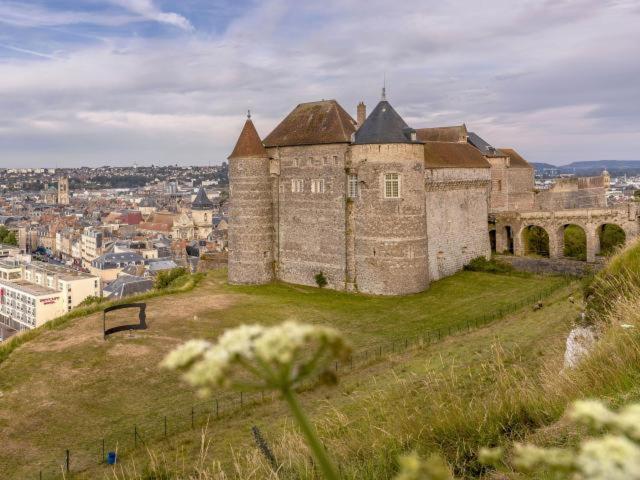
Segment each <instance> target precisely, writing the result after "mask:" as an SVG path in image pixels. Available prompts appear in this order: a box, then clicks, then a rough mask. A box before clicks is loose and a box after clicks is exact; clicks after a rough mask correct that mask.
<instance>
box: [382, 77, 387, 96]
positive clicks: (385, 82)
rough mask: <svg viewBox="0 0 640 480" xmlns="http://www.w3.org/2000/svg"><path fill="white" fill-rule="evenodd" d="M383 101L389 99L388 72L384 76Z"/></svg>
mask: <svg viewBox="0 0 640 480" xmlns="http://www.w3.org/2000/svg"><path fill="white" fill-rule="evenodd" d="M382 78H383V79H382V100H386V99H387V72H384V76H383V77H382Z"/></svg>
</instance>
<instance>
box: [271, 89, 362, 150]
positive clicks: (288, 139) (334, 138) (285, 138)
mask: <svg viewBox="0 0 640 480" xmlns="http://www.w3.org/2000/svg"><path fill="white" fill-rule="evenodd" d="M355 131H356V121H355V120H354V119H353V118H351V115H349V114H348V113H347V112H346V111H345V110H344V108H342V107H341V106H340V104H339V103H338V102H336V101H335V100H322V101H320V102H309V103H301V104H300V105H298V106H297V107H296V108H294V109H293V111H292V112H291V113H289V115H287V116H286V118H285V119H284V120H283V121H282V122H280V124H278V126H277V127H276V128H275V129H274V130H273V132H271V133H270V134H269V135H267V137H266V138H265V139H264V142H263V143H264V145H265V146H266V147H284V146H294V145H319V144H327V143H348V142H350V141H351V134H352V133H353V132H355Z"/></svg>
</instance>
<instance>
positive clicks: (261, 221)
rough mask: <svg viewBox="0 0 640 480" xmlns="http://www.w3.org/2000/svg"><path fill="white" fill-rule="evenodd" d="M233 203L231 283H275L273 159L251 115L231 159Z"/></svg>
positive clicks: (230, 226) (230, 247) (231, 203)
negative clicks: (270, 170)
mask: <svg viewBox="0 0 640 480" xmlns="http://www.w3.org/2000/svg"><path fill="white" fill-rule="evenodd" d="M229 202H230V203H229V206H230V215H229V273H228V275H229V282H230V283H246V284H261V283H269V282H271V281H273V279H274V265H273V230H274V229H273V207H272V199H271V179H270V176H269V156H268V155H267V151H266V150H265V148H264V145H263V144H262V141H261V140H260V137H259V136H258V132H256V129H255V127H254V125H253V122H252V121H251V114H250V113H249V114H248V115H247V121H246V122H245V124H244V127H243V128H242V132H241V133H240V137H239V138H238V142H237V143H236V146H235V148H234V149H233V152H231V155H229Z"/></svg>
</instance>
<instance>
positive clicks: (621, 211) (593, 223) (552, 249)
mask: <svg viewBox="0 0 640 480" xmlns="http://www.w3.org/2000/svg"><path fill="white" fill-rule="evenodd" d="M569 225H577V226H578V227H580V228H582V230H583V231H584V233H585V236H586V240H587V262H594V261H596V256H597V255H598V254H599V253H600V235H599V233H600V231H601V229H602V228H603V226H605V225H616V226H618V227H620V228H621V229H622V230H623V231H624V233H625V241H626V242H627V243H628V242H630V241H632V240H633V239H634V238H636V237H637V236H638V234H640V208H639V204H637V203H628V204H622V205H616V206H613V207H607V208H589V209H571V210H556V211H530V212H503V213H496V214H493V215H492V218H490V230H494V231H495V233H491V235H492V241H493V238H494V237H493V235H495V250H496V251H497V252H500V253H501V252H510V253H513V254H514V255H518V256H522V255H524V254H525V241H524V238H523V236H524V232H525V230H526V229H527V228H528V227H531V226H537V227H541V228H543V229H544V230H545V231H546V232H547V234H548V235H549V258H561V257H563V254H564V229H565V228H566V227H567V226H569ZM494 226H495V227H494Z"/></svg>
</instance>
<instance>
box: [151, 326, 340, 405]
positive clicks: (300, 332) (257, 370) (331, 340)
mask: <svg viewBox="0 0 640 480" xmlns="http://www.w3.org/2000/svg"><path fill="white" fill-rule="evenodd" d="M349 351H350V349H349V347H348V345H347V344H346V342H345V340H344V339H343V337H342V335H341V334H340V333H339V332H338V331H337V330H335V329H333V328H329V327H322V326H315V325H303V324H299V323H296V322H285V323H283V324H281V325H277V326H274V327H264V326H261V325H242V326H240V327H237V328H234V329H232V330H227V331H226V332H225V333H224V334H222V336H221V337H220V338H219V340H218V342H217V343H215V344H212V343H210V342H206V341H204V340H192V341H189V342H187V343H185V344H184V345H182V346H181V347H178V348H177V349H176V350H174V351H172V352H171V353H170V354H169V355H168V356H167V357H166V358H165V360H164V361H163V363H162V365H163V366H164V367H166V368H170V369H174V370H182V371H184V372H185V375H184V376H185V379H186V380H187V381H188V382H189V383H191V384H192V385H194V386H196V387H198V388H200V390H201V391H202V393H208V392H209V390H210V388H212V387H237V388H243V389H252V388H254V389H283V388H291V387H293V386H294V385H295V384H297V383H298V382H300V381H301V380H303V379H304V378H308V377H310V376H311V375H314V374H318V373H320V372H322V371H324V370H325V369H326V367H327V365H328V362H330V361H331V360H332V359H334V358H337V357H344V356H346V355H348V353H349ZM240 371H242V374H240V373H239V372H240ZM247 377H249V379H247Z"/></svg>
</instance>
